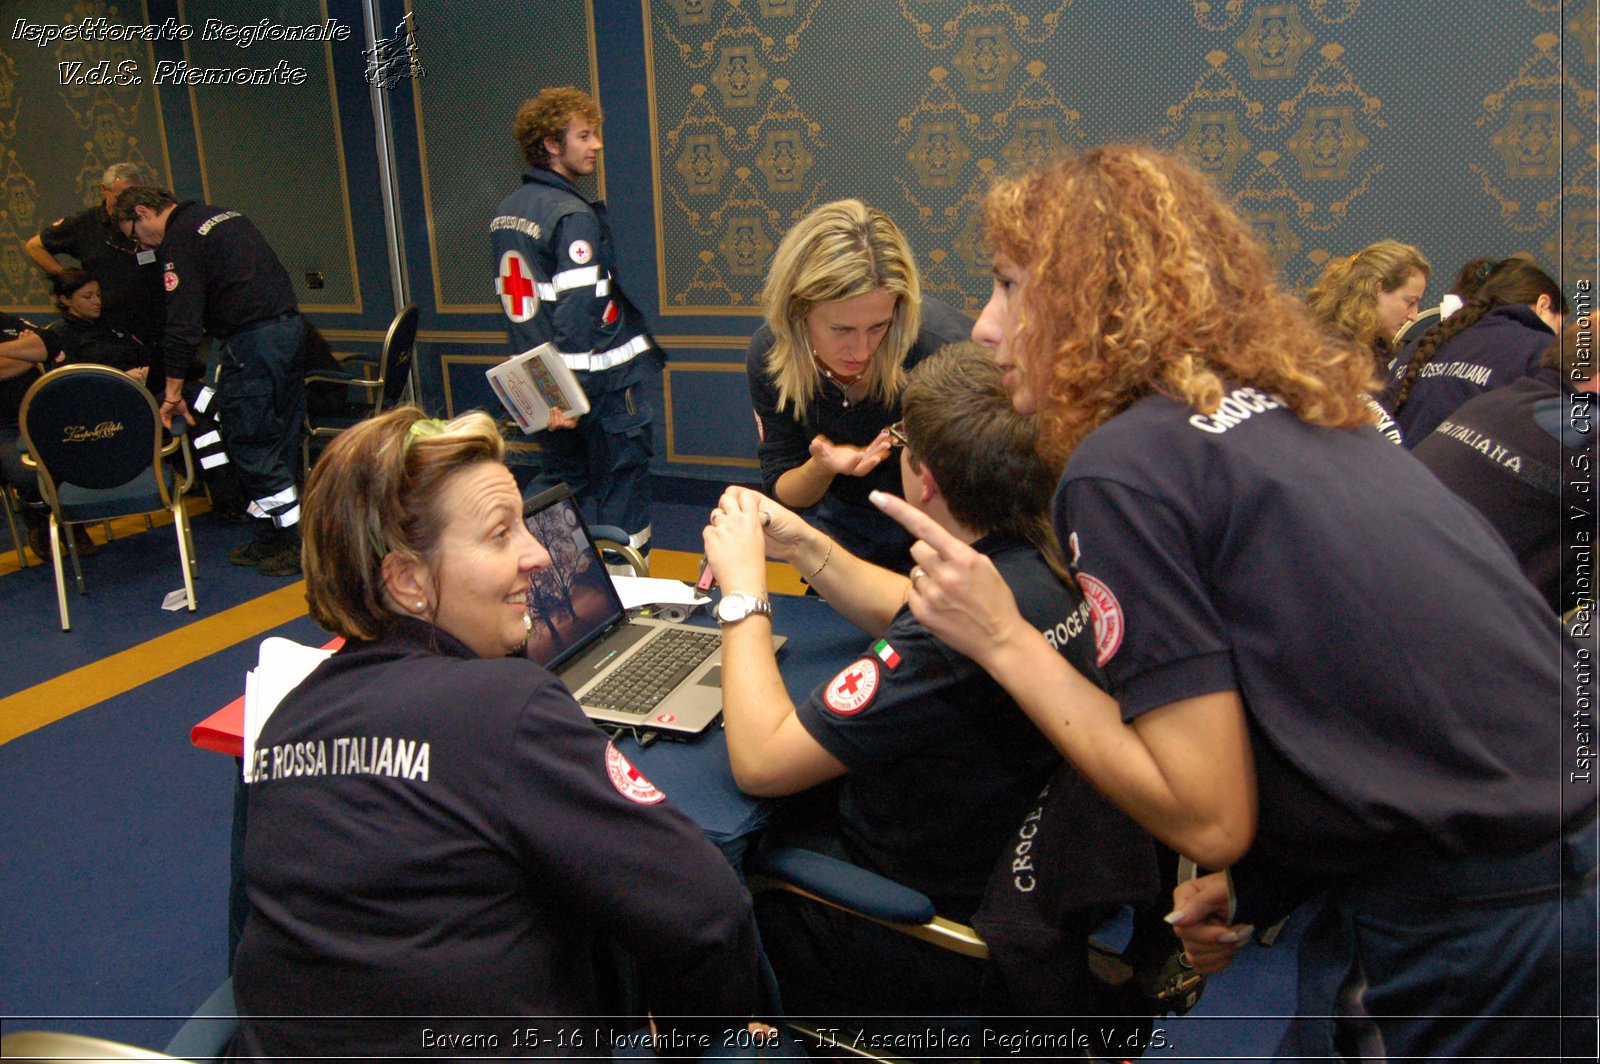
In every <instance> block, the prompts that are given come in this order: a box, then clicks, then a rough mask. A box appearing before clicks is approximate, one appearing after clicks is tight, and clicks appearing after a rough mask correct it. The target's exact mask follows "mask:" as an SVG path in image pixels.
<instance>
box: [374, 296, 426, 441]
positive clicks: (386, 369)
mask: <svg viewBox="0 0 1600 1064" xmlns="http://www.w3.org/2000/svg"><path fill="white" fill-rule="evenodd" d="M417 317H418V311H417V305H416V304H415V303H407V304H406V305H405V306H403V307H401V308H400V313H399V314H396V315H395V318H394V321H392V322H390V323H389V332H388V334H387V335H386V336H384V338H383V352H382V353H381V354H380V355H379V358H378V373H379V375H380V376H382V377H383V397H382V399H380V400H379V406H378V408H377V410H376V411H374V413H379V414H381V413H383V411H384V410H385V409H387V408H388V407H391V406H393V405H395V404H396V403H398V402H399V401H400V397H401V395H403V394H404V393H405V390H406V384H407V382H409V381H410V380H411V357H412V355H413V354H415V352H416V349H417Z"/></svg>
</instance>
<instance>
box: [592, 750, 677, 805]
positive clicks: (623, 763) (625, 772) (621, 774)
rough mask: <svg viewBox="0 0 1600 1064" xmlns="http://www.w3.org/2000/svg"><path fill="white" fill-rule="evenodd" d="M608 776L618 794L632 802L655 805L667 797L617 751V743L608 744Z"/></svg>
mask: <svg viewBox="0 0 1600 1064" xmlns="http://www.w3.org/2000/svg"><path fill="white" fill-rule="evenodd" d="M606 775H607V776H609V777H611V785H612V786H613V787H615V788H616V789H617V791H618V793H620V794H621V795H622V796H623V797H624V798H626V799H628V801H630V802H638V803H639V804H640V805H655V804H656V803H657V802H659V801H661V800H662V799H663V798H665V797H666V795H664V794H662V793H661V792H660V791H659V790H657V789H656V785H655V784H653V783H651V782H650V781H649V780H647V779H645V777H644V773H642V772H640V771H639V770H638V769H636V768H634V767H633V765H632V764H631V763H629V761H628V759H627V758H625V757H623V756H622V751H621V750H618V749H617V747H616V744H615V743H607V744H606Z"/></svg>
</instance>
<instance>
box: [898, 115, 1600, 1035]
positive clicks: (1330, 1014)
mask: <svg viewBox="0 0 1600 1064" xmlns="http://www.w3.org/2000/svg"><path fill="white" fill-rule="evenodd" d="M984 206H985V209H984V215H985V221H986V222H987V231H988V237H989V240H990V241H991V242H992V246H993V247H994V248H995V262H994V271H995V284H994V292H993V294H992V295H991V296H990V299H989V304H988V306H987V307H985V308H984V311H983V313H982V314H981V315H980V316H979V319H978V324H977V326H976V328H975V329H974V330H973V338H974V339H976V340H978V341H979V342H981V343H984V344H986V345H988V346H990V347H991V348H992V349H993V351H994V357H995V361H996V362H997V363H998V364H999V365H1000V366H1001V367H1002V369H1003V370H1004V371H1005V380H1006V384H1007V387H1008V388H1009V390H1010V392H1011V401H1012V403H1013V405H1015V406H1016V408H1017V409H1018V410H1019V411H1021V412H1023V413H1028V412H1031V411H1035V410H1037V411H1038V412H1039V415H1040V417H1041V419H1042V422H1043V428H1042V431H1041V445H1042V447H1043V449H1044V452H1045V453H1046V455H1047V456H1049V457H1050V458H1052V459H1053V460H1054V461H1056V462H1058V463H1060V466H1061V468H1062V470H1063V472H1062V479H1061V483H1060V486H1059V487H1058V488H1057V490H1056V497H1055V509H1054V520H1055V526H1056V532H1057V535H1058V536H1059V537H1060V538H1061V539H1062V541H1063V542H1065V543H1068V544H1070V545H1071V547H1070V549H1071V550H1072V553H1073V554H1075V556H1076V568H1077V572H1078V581H1079V583H1080V584H1082V585H1083V586H1084V588H1085V589H1086V594H1087V596H1088V598H1089V600H1090V603H1091V604H1092V605H1093V606H1094V607H1095V632H1096V635H1097V637H1098V643H1099V647H1100V655H1099V660H1100V663H1101V667H1102V668H1103V670H1104V673H1105V678H1106V680H1107V682H1108V684H1109V692H1110V693H1109V694H1108V693H1107V692H1106V691H1104V690H1102V689H1101V688H1100V687H1099V686H1097V685H1096V684H1095V683H1094V682H1093V681H1092V680H1091V679H1089V678H1088V677H1085V676H1084V675H1082V674H1081V673H1080V672H1079V671H1077V670H1075V669H1074V668H1073V667H1072V664H1071V663H1070V662H1069V661H1068V660H1067V659H1065V658H1063V657H1062V656H1061V655H1060V654H1058V653H1057V652H1056V650H1055V648H1053V647H1052V646H1050V644H1049V642H1048V641H1047V640H1046V639H1044V638H1043V637H1042V636H1041V635H1040V633H1039V632H1038V630H1037V629H1036V628H1035V627H1034V626H1033V624H1032V623H1031V622H1030V621H1028V620H1027V619H1026V618H1024V617H1023V616H1022V615H1021V614H1019V613H1018V611H1017V607H1016V605H1015V603H1014V601H1013V597H1012V593H1011V591H1010V589H1009V588H1008V587H1007V584H1006V582H1005V581H1004V580H1003V579H1002V578H1001V577H1000V575H999V574H998V573H997V572H996V571H995V569H994V567H993V565H992V564H990V562H989V561H988V559H986V558H984V557H983V556H982V555H980V554H978V553H977V552H975V551H973V550H972V548H971V547H969V546H967V545H965V544H962V543H960V542H959V541H958V540H957V539H956V538H955V537H953V536H951V535H950V534H949V533H948V532H946V531H945V530H944V529H942V528H940V527H939V526H938V525H937V524H935V523H934V522H933V521H931V520H929V519H928V517H927V515H925V514H922V513H919V512H917V511H916V510H915V509H913V508H912V507H910V506H908V505H907V504H906V502H905V501H904V500H901V499H895V498H891V497H888V496H875V497H874V501H876V502H878V504H879V505H881V506H883V507H884V508H885V509H886V510H887V511H888V512H889V513H891V514H893V515H894V516H895V517H896V518H897V519H898V520H900V521H901V522H902V523H903V524H904V525H905V526H906V528H907V529H909V530H910V531H912V532H913V533H915V534H916V535H917V536H918V537H919V538H920V540H921V541H920V542H918V543H917V544H915V545H914V546H913V547H912V555H913V557H914V558H915V559H916V562H917V565H918V567H919V568H920V569H922V570H924V574H923V575H919V576H918V578H917V579H915V580H913V581H912V582H911V595H910V606H911V609H912V611H913V612H914V613H915V614H916V616H917V618H918V620H920V621H921V622H922V623H923V624H924V625H926V626H927V628H928V629H929V630H930V631H932V632H933V633H934V634H935V635H936V636H937V637H938V638H939V639H940V640H942V641H943V642H945V643H947V644H948V645H950V646H951V647H953V648H954V649H956V650H958V651H960V652H961V653H963V654H965V655H967V656H969V657H971V658H973V659H974V660H975V661H977V662H978V663H979V664H980V665H981V666H982V667H983V668H984V669H985V670H986V671H988V672H989V673H990V674H991V675H993V676H994V677H995V679H996V680H998V681H999V682H1000V683H1001V685H1002V686H1003V687H1005V689H1006V691H1007V692H1008V693H1009V694H1010V695H1011V696H1012V697H1013V698H1014V699H1015V700H1016V701H1017V703H1018V704H1019V705H1020V706H1021V707H1022V708H1023V710H1024V711H1025V712H1026V713H1027V714H1028V715H1029V717H1030V718H1032V719H1033V721H1034V722H1035V723H1036V724H1037V725H1038V726H1039V727H1040V729H1041V730H1043V731H1044V732H1045V733H1046V734H1047V735H1049V736H1050V737H1051V739H1052V741H1053V742H1054V743H1055V744H1056V746H1057V748H1058V749H1060V750H1061V752H1062V753H1063V754H1064V755H1065V756H1066V758H1067V759H1068V760H1069V761H1071V762H1072V763H1073V764H1074V765H1075V766H1076V767H1077V768H1078V770H1079V771H1080V772H1082V773H1083V775H1085V776H1086V777H1088V779H1089V780H1090V782H1091V783H1093V784H1094V785H1095V786H1096V787H1097V788H1099V789H1100V790H1101V791H1102V792H1103V793H1104V794H1105V795H1106V796H1107V797H1109V798H1110V799H1111V800H1112V801H1113V802H1114V803H1115V804H1116V805H1118V806H1119V807H1121V808H1122V809H1123V810H1124V811H1126V812H1127V813H1128V814H1129V815H1131V816H1132V817H1133V818H1134V819H1135V820H1136V821H1138V822H1139V823H1140V824H1142V825H1143V826H1144V827H1145V828H1147V829H1148V830H1149V831H1150V832H1151V834H1153V835H1155V836H1156V837H1157V838H1158V839H1160V840H1162V841H1164V842H1166V843H1167V844H1168V845H1170V846H1171V847H1172V848H1173V849H1175V850H1177V851H1178V852H1179V853H1182V854H1186V855H1188V856H1189V857H1191V858H1193V859H1194V860H1195V861H1196V862H1197V863H1198V864H1200V865H1201V866H1202V867H1204V868H1207V869H1214V870H1215V869H1229V872H1230V873H1231V880H1230V878H1229V877H1228V876H1224V875H1223V874H1222V873H1221V872H1217V873H1215V874H1213V875H1208V876H1205V877H1203V878H1201V879H1199V880H1196V881H1194V882H1193V883H1190V884H1184V885H1183V886H1180V887H1179V888H1178V889H1177V890H1176V891H1175V892H1174V911H1173V913H1172V914H1171V915H1170V917H1169V919H1170V920H1171V921H1172V923H1173V924H1174V926H1175V927H1177V928H1178V929H1179V930H1180V933H1181V935H1182V936H1183V938H1184V942H1185V945H1186V949H1187V952H1188V953H1189V955H1190V957H1191V959H1192V960H1194V961H1196V963H1197V966H1200V967H1201V969H1202V970H1204V971H1215V970H1217V969H1219V968H1220V967H1221V966H1222V965H1223V963H1225V961H1226V957H1227V955H1228V954H1229V953H1230V952H1231V951H1232V950H1235V949H1237V948H1238V947H1239V944H1240V943H1241V942H1243V941H1244V940H1246V939H1247V938H1248V937H1249V934H1250V931H1251V928H1250V927H1249V926H1246V925H1250V924H1253V925H1255V926H1257V927H1266V926H1268V925H1269V924H1270V923H1272V922H1273V921H1274V920H1276V919H1277V918H1279V917H1281V916H1283V915H1284V914H1285V913H1286V912H1287V911H1288V910H1289V908H1290V907H1291V906H1293V905H1294V904H1296V903H1297V902H1299V901H1304V900H1307V899H1310V898H1312V897H1314V896H1315V895H1317V894H1319V893H1323V892H1325V893H1326V899H1327V900H1326V905H1325V907H1324V909H1323V910H1322V912H1321V913H1320V914H1319V915H1318V917H1317V918H1316V920H1315V922H1313V923H1312V924H1311V926H1310V927H1309V929H1308V930H1307V931H1306V935H1305V938H1304V940H1303V941H1302V943H1301V945H1300V948H1299V954H1298V960H1299V964H1300V973H1299V986H1298V994H1297V999H1296V1000H1297V1001H1298V1005H1296V1004H1295V1003H1294V1001H1284V1002H1282V1003H1281V1006H1280V1007H1281V1008H1283V1009H1284V1010H1285V1011H1286V1010H1287V1009H1289V1008H1295V1009H1297V1011H1298V1012H1299V1016H1300V1018H1299V1021H1298V1022H1297V1023H1296V1024H1294V1025H1293V1026H1292V1027H1291V1030H1290V1032H1289V1036H1288V1037H1287V1038H1286V1040H1285V1043H1284V1045H1283V1046H1282V1047H1280V1052H1279V1054H1277V1056H1281V1057H1290V1056H1293V1057H1296V1058H1301V1057H1304V1058H1308V1059H1318V1060H1320V1059H1324V1058H1327V1057H1330V1056H1333V1057H1337V1056H1341V1055H1346V1054H1350V1055H1360V1056H1362V1057H1363V1058H1364V1059H1373V1058H1374V1057H1379V1058H1383V1053H1384V1052H1385V1051H1386V1052H1387V1057H1386V1058H1384V1059H1390V1060H1395V1059H1426V1060H1442V1059H1453V1058H1456V1057H1466V1056H1473V1057H1479V1058H1483V1059H1502V1060H1509V1059H1515V1060H1525V1059H1533V1058H1539V1057H1551V1058H1554V1057H1556V1056H1558V1055H1559V1054H1560V1053H1561V1051H1562V1037H1563V1035H1568V1036H1574V1037H1576V1036H1580V1035H1581V1036H1585V1037H1587V1039H1588V1040H1589V1052H1590V1054H1591V1055H1592V1052H1593V1037H1594V1019H1593V1018H1594V1015H1595V983H1594V974H1595V894H1594V878H1593V870H1594V855H1593V851H1592V845H1593V832H1594V823H1595V807H1596V795H1595V791H1594V789H1593V787H1592V786H1591V785H1588V784H1583V785H1576V784H1575V783H1574V782H1572V781H1569V780H1568V779H1567V775H1568V769H1567V767H1566V765H1565V764H1564V763H1563V758H1562V756H1561V751H1562V749H1563V744H1564V742H1570V741H1571V740H1570V739H1569V740H1564V739H1563V733H1564V732H1565V731H1566V730H1567V725H1566V724H1565V722H1564V718H1563V717H1562V715H1561V713H1560V711H1559V707H1560V706H1561V699H1562V690H1563V677H1572V676H1574V675H1575V671H1574V670H1575V666H1576V665H1577V663H1578V657H1577V654H1578V648H1577V647H1575V646H1574V645H1572V644H1564V643H1563V640H1562V637H1561V632H1560V629H1559V627H1558V624H1557V620H1556V618H1555V617H1554V616H1553V615H1552V614H1551V612H1550V610H1549V609H1548V608H1547V607H1546V605H1545V603H1544V601H1543V599H1541V598H1540V596H1539V594H1538V593H1537V592H1536V591H1535V590H1534V589H1533V587H1532V586H1531V585H1530V584H1529V583H1528V581H1527V580H1525V579H1524V578H1523V577H1522V575H1521V573H1520V572H1519V571H1518V569H1517V565H1516V561H1515V559H1513V558H1512V557H1511V554H1510V552H1509V551H1508V550H1507V549H1506V546H1505V543H1504V542H1503V541H1502V540H1501V539H1500V537H1499V536H1498V535H1497V534H1496V533H1495V532H1494V530H1493V529H1491V528H1490V527H1489V525H1488V524H1487V522H1485V521H1484V520H1483V519H1482V518H1481V517H1480V516H1479V515H1478V514H1477V513H1476V512H1474V511H1473V510H1472V509H1471V508H1470V507H1468V506H1467V504H1466V503H1464V502H1462V501H1461V499H1459V498H1457V497H1456V496H1455V495H1453V494H1452V493H1451V492H1450V491H1449V490H1448V489H1447V488H1445V487H1444V486H1443V485H1442V484H1440V483H1439V482H1438V481H1437V480H1436V479H1435V478H1434V477H1433V475H1432V474H1430V473H1429V472H1428V471H1427V470H1426V469H1425V468H1423V466H1422V465H1421V463H1419V462H1417V461H1415V460H1414V459H1413V458H1412V457H1411V456H1410V455H1409V454H1406V453H1404V452H1402V451H1401V450H1399V449H1398V448H1396V447H1394V446H1393V445H1391V444H1390V443H1388V442H1386V441H1385V440H1383V439H1382V438H1381V437H1380V436H1379V435H1378V433H1377V432H1376V431H1375V429H1374V428H1373V426H1372V423H1371V420H1370V414H1369V411H1368V407H1367V404H1366V394H1365V393H1366V388H1367V386H1368V381H1369V379H1370V377H1371V363H1370V354H1369V352H1368V351H1367V350H1366V349H1360V348H1356V347H1354V346H1353V345H1351V344H1349V343H1348V341H1345V340H1343V339H1339V338H1336V337H1334V336H1332V335H1330V334H1329V333H1328V331H1327V330H1326V329H1325V328H1319V327H1318V325H1317V323H1315V322H1314V321H1312V320H1311V318H1310V316H1309V314H1308V313H1307V310H1306V308H1305V307H1304V306H1303V305H1302V304H1301V303H1300V302H1299V301H1298V300H1295V299H1293V298H1291V297H1289V296H1287V295H1285V294H1283V293H1282V292H1281V291H1278V290H1277V286H1276V279H1275V276H1274V270H1273V266H1272V261H1271V258H1270V257H1269V255H1268V253H1267V250H1266V248H1265V247H1264V246H1262V244H1261V243H1260V242H1259V240H1258V239H1257V238H1256V236H1255V234H1254V233H1253V232H1252V231H1251V229H1250V226H1249V225H1248V224H1247V223H1246V222H1245V221H1244V220H1243V219H1241V218H1240V217H1239V216H1238V215H1237V214H1236V213H1235V212H1234V210H1233V208H1232V207H1231V206H1230V205H1229V204H1228V203H1227V202H1226V201H1225V200H1224V199H1223V198H1222V197H1221V195H1219V193H1218V190H1217V189H1216V187H1215V186H1214V185H1213V184H1212V183H1211V182H1210V181H1208V180H1207V179H1206V177H1205V176H1204V175H1202V174H1200V173H1198V172H1197V171H1195V170H1193V169H1192V168H1190V167H1189V166H1188V165H1187V164H1186V163H1184V162H1183V161H1182V160H1181V159H1179V158H1177V157H1175V156H1172V155H1170V154H1167V153H1163V152H1158V151H1155V150H1152V149H1144V148H1137V147H1124V146H1113V147H1106V148H1100V149H1097V150H1095V151H1091V152H1088V153H1086V154H1084V155H1082V156H1078V157H1074V158H1066V159H1062V160H1060V161H1058V162H1054V163H1052V164H1050V165H1048V166H1046V167H1044V168H1042V169H1039V170H1036V171H1033V172H1031V173H1028V174H1025V175H1023V176H1021V177H1018V178H1013V179H1010V180H1003V181H1001V182H999V183H998V184H997V185H995V186H994V187H993V188H992V189H991V190H990V192H989V194H988V196H987V199H986V200H985V205H984ZM1107 293H1116V294H1117V298H1115V299H1108V298H1107V297H1106V294H1107ZM1462 313H1466V311H1462ZM1285 544H1293V547H1292V549H1285V547H1284V545H1285ZM1569 748H1570V747H1569ZM1233 888H1236V889H1237V904H1238V910H1237V914H1236V915H1234V908H1233V898H1232V897H1231V896H1230V895H1231V894H1232V892H1233ZM1263 1011H1266V1012H1272V1011H1277V1009H1275V1008H1270V1007H1269V1008H1266V1009H1264V1010H1263ZM1563 1015H1565V1016H1570V1017H1574V1019H1573V1020H1572V1021H1570V1022H1567V1021H1563V1019H1562V1017H1563ZM1368 1052H1371V1053H1372V1054H1373V1056H1372V1057H1368V1056H1366V1054H1367V1053H1368Z"/></svg>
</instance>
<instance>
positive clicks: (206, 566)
mask: <svg viewBox="0 0 1600 1064" xmlns="http://www.w3.org/2000/svg"><path fill="white" fill-rule="evenodd" d="M193 527H194V546H195V557H196V558H197V559H198V561H199V568H198V572H197V573H196V575H195V589H194V593H195V600H196V602H197V603H198V605H199V608H198V609H196V610H195V612H193V613H190V612H189V611H188V610H175V611H167V610H163V609H162V608H161V601H162V599H164V598H165V597H166V594H167V592H169V591H172V590H175V589H177V588H181V587H183V571H182V569H181V568H180V567H179V565H178V537H177V534H176V533H175V532H173V530H172V527H171V526H170V525H168V526H165V527H157V528H155V529H153V530H151V531H148V532H139V533H137V534H135V535H131V536H121V537H119V538H117V539H115V540H113V541H111V542H110V543H107V544H105V545H103V546H102V547H101V548H100V550H99V551H97V552H96V553H95V555H94V556H93V557H91V558H84V559H83V579H84V584H85V588H86V590H87V594H84V595H79V594H78V593H77V592H76V591H75V590H74V589H73V585H72V563H71V562H70V561H67V560H65V559H63V565H65V566H66V575H67V609H68V611H69V613H70V614H71V617H72V631H70V632H63V631H61V620H60V617H59V615H58V614H57V612H56V585H55V579H54V577H53V575H52V572H51V568H50V565H49V564H48V563H46V564H43V565H37V564H36V565H32V566H29V567H28V568H27V569H21V570H18V571H16V572H13V573H8V574H6V575H5V576H4V577H0V615H3V616H4V617H5V618H6V621H7V625H8V627H9V626H11V625H23V626H26V628H27V632H28V636H29V637H28V639H27V641H26V650H27V653H25V654H9V655H8V656H7V658H6V664H5V669H4V671H3V674H0V697H4V696H6V695H10V694H15V693H16V692H18V691H21V690H23V689H24V688H28V687H32V686H33V685H34V684H37V683H42V682H43V681H45V680H49V679H52V678H54V677H56V676H59V675H61V674H62V673H64V672H70V671H71V670H73V669H76V668H79V667H80V666H83V665H89V664H92V663H93V662H96V661H99V660H100V659H101V658H104V657H106V656H108V655H110V654H115V653H118V652H119V651H123V650H127V649H128V648H129V647H133V646H137V645H138V644H140V643H143V642H144V641H146V640H148V639H153V638H155V637H156V636H160V635H165V634H166V633H168V632H172V631H175V630H177V629H179V628H182V627H183V626H185V625H187V624H192V623H194V622H195V621H196V620H199V619H201V618H204V617H211V616H214V615H216V614H218V613H221V612H222V611H223V610H226V609H230V608H231V607H234V606H237V605H239V604H240V603H241V602H248V601H249V600H250V599H253V598H256V597H257V596H260V595H264V594H266V593H267V592H269V591H275V590H277V589H278V588H280V587H282V586H283V585H284V584H285V583H287V582H288V581H287V580H286V579H285V578H283V577H266V576H262V575H261V574H260V573H258V572H256V571H255V570H254V569H250V568H246V567H242V566H237V565H232V564H230V563H229V561H228V551H229V550H231V549H233V548H234V547H237V546H240V545H241V544H244V543H247V542H249V540H250V530H249V528H248V527H244V526H240V525H230V524H225V523H224V522H221V521H218V520H217V519H216V518H214V517H212V516H211V515H210V514H201V515H199V516H197V517H196V518H194V521H193ZM30 558H31V555H30ZM11 645H12V648H13V649H16V648H17V647H16V642H15V640H12V641H11Z"/></svg>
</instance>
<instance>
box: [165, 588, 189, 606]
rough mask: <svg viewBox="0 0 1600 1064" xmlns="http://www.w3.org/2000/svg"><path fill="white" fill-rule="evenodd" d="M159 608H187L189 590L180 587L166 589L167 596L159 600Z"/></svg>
mask: <svg viewBox="0 0 1600 1064" xmlns="http://www.w3.org/2000/svg"><path fill="white" fill-rule="evenodd" d="M161 608H162V609H164V610H186V609H188V608H189V592H188V591H187V590H185V589H184V588H181V587H180V588H178V590H176V591H168V592H167V597H166V598H164V599H162V600H161Z"/></svg>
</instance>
